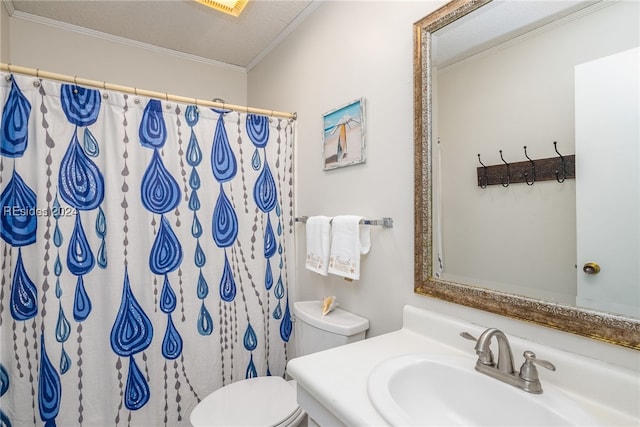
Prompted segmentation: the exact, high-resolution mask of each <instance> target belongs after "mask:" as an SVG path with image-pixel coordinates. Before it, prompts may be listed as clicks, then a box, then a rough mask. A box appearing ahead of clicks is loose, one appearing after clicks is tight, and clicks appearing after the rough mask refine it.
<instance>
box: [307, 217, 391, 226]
mask: <svg viewBox="0 0 640 427" xmlns="http://www.w3.org/2000/svg"><path fill="white" fill-rule="evenodd" d="M308 218H309V217H308V216H297V217H296V218H295V221H296V222H302V223H306V222H307V219H308ZM360 224H366V225H381V226H382V227H384V228H392V227H393V218H389V217H384V218H382V219H361V220H360Z"/></svg>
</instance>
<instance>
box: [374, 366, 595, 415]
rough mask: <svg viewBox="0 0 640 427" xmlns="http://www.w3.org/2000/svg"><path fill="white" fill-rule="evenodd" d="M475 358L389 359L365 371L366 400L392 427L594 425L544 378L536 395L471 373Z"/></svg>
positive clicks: (581, 410)
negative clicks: (368, 373)
mask: <svg viewBox="0 0 640 427" xmlns="http://www.w3.org/2000/svg"><path fill="white" fill-rule="evenodd" d="M475 360H476V359H475V358H473V357H466V356H449V355H446V356H445V355H436V354H429V355H407V356H400V357H395V358H393V359H390V360H387V361H385V362H383V363H381V364H380V365H378V366H377V367H376V368H374V370H373V371H372V372H371V374H370V376H369V380H368V392H369V398H370V399H371V402H372V403H373V406H374V407H375V408H376V410H377V411H378V412H379V413H380V415H382V417H383V418H384V419H385V420H386V421H387V422H389V423H390V424H391V425H393V426H425V427H426V426H450V425H464V426H510V427H515V426H536V427H537V426H545V427H547V426H595V425H597V422H596V420H595V419H594V418H592V417H591V415H590V414H588V413H587V412H585V411H584V409H583V408H582V407H581V406H580V405H579V404H578V403H577V402H576V401H574V400H572V399H571V397H569V396H568V395H566V394H564V393H563V392H562V391H561V390H559V389H557V388H554V387H552V386H551V385H549V384H545V382H544V378H542V379H541V380H542V387H543V390H544V391H543V393H542V394H531V393H527V392H525V391H522V390H520V389H518V388H516V387H513V386H511V385H508V384H505V383H503V382H501V381H499V380H497V379H495V378H491V377H489V376H487V375H484V374H481V373H479V372H477V371H476V370H475V369H474V366H475ZM551 375H552V374H551Z"/></svg>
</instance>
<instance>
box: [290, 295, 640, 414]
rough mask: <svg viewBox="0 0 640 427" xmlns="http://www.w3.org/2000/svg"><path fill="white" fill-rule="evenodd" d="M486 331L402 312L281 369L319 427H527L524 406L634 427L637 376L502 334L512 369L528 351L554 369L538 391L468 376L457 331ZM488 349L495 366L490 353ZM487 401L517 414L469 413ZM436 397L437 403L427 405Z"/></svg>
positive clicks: (543, 373) (470, 361)
mask: <svg viewBox="0 0 640 427" xmlns="http://www.w3.org/2000/svg"><path fill="white" fill-rule="evenodd" d="M490 326H491V325H483V326H479V325H475V324H471V323H467V322H465V321H461V320H459V319H455V318H451V317H447V316H444V315H441V314H437V313H433V312H430V311H426V310H422V309H418V308H415V307H412V306H406V307H405V308H404V313H403V327H402V329H400V330H398V331H395V332H391V333H388V334H384V335H380V336H377V337H374V338H371V339H366V340H364V341H360V342H356V343H353V344H348V345H345V346H342V347H338V348H334V349H330V350H327V351H322V352H319V353H314V354H311V355H307V356H304V357H300V358H296V359H293V360H291V361H290V362H289V364H288V365H287V372H288V374H289V375H291V377H293V378H294V379H295V380H297V387H298V403H299V404H300V406H301V407H302V408H303V409H304V410H306V411H307V413H308V415H309V417H310V418H311V419H312V420H313V421H315V422H316V423H317V424H318V425H320V426H339V425H346V426H382V425H422V426H425V425H430V423H431V425H443V424H446V425H473V424H476V425H498V424H500V423H502V424H503V425H514V426H515V425H518V424H521V425H532V423H533V424H535V420H532V419H531V417H530V416H527V410H528V409H531V408H533V409H532V410H531V414H540V413H541V412H545V411H546V412H548V416H550V417H552V418H547V419H546V422H547V424H546V425H549V424H548V423H549V422H550V423H556V424H560V425H580V426H584V425H594V426H598V425H600V426H638V423H639V422H640V372H639V371H636V370H632V369H627V368H621V367H617V366H613V365H609V364H607V363H605V362H602V361H598V360H595V359H590V358H587V357H584V356H580V355H577V354H572V353H569V352H566V351H561V350H558V349H555V348H552V347H546V346H544V345H541V344H539V343H536V342H532V341H528V340H525V339H521V338H518V337H515V336H513V335H510V334H509V331H508V330H504V333H505V334H506V335H507V337H508V340H509V343H510V348H511V349H512V353H513V361H514V367H515V370H516V371H518V369H519V368H520V365H521V364H522V363H523V362H524V357H523V353H524V352H525V351H533V352H535V354H536V355H537V357H538V358H540V359H545V360H547V361H550V362H551V363H552V364H553V365H554V366H555V368H556V370H555V371H551V370H547V369H542V368H540V369H539V377H540V382H541V386H542V390H543V391H542V393H541V394H532V393H527V392H526V391H524V390H521V389H519V388H516V387H513V386H511V385H509V384H505V383H503V382H501V381H499V380H498V379H495V378H491V377H489V376H487V375H484V374H482V373H480V372H477V371H476V370H475V369H474V366H475V364H476V361H477V359H478V356H477V355H476V351H475V349H474V346H475V344H474V342H473V341H470V340H468V339H465V338H463V337H461V336H460V333H461V332H468V333H469V334H470V335H472V336H474V337H479V336H481V334H482V333H483V331H485V330H486V329H487V328H488V327H490ZM492 348H493V353H494V354H495V358H496V360H497V358H498V350H497V348H498V347H497V346H496V345H495V344H494V345H493V346H492ZM432 363H440V364H442V366H441V367H440V368H443V369H440V368H438V369H435V370H434V369H431V368H429V365H430V364H432ZM638 366H639V367H640V353H639V355H638ZM402 370H404V371H405V372H404V374H402V372H401V371H402ZM436 372H438V373H439V374H438V375H436ZM448 372H451V375H449V374H448ZM407 373H408V375H407ZM516 374H517V372H516ZM402 375H404V377H405V378H403V377H402ZM391 383H393V384H391ZM421 384H424V387H420V385H421ZM387 386H388V387H387ZM387 388H388V390H387ZM434 390H435V392H434ZM476 390H482V391H481V392H476ZM430 393H431V394H430ZM492 397H495V400H496V401H499V402H498V406H499V407H502V408H505V410H506V411H508V410H509V408H513V407H515V406H517V405H522V406H521V407H522V408H524V409H521V410H519V411H514V414H512V415H513V416H515V417H516V419H515V421H514V420H513V419H508V418H506V419H505V418H504V417H508V416H509V414H506V413H503V412H502V411H494V412H493V413H492V412H491V411H482V410H480V412H475V414H474V410H475V411H478V410H479V409H478V408H481V407H483V406H482V405H478V402H482V401H483V399H485V400H487V401H490V400H492ZM436 398H437V399H445V401H441V402H439V403H438V404H433V405H431V406H430V407H429V406H428V405H429V403H430V402H433V401H434V400H435V399H436ZM446 399H450V401H446ZM394 400H395V401H394ZM529 405H532V406H531V407H529ZM536 405H537V406H536ZM536 408H537V409H536ZM541 410H542V411H541ZM421 411H422V412H421ZM542 415H544V414H542ZM518 416H520V417H522V418H521V419H520V420H518V419H517V417H518ZM493 417H495V418H493ZM540 422H544V421H540ZM310 424H311V423H310Z"/></svg>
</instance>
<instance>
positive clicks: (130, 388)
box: [124, 356, 151, 411]
mask: <svg viewBox="0 0 640 427" xmlns="http://www.w3.org/2000/svg"><path fill="white" fill-rule="evenodd" d="M150 397H151V393H150V391H149V384H147V380H146V379H145V378H144V375H143V374H142V371H140V368H138V364H137V363H136V360H135V359H134V357H133V356H131V357H129V372H128V374H127V384H126V385H125V388H124V406H125V407H126V408H127V409H128V410H130V411H137V410H138V409H140V408H142V407H143V406H144V405H146V403H147V402H148V401H149V398H150Z"/></svg>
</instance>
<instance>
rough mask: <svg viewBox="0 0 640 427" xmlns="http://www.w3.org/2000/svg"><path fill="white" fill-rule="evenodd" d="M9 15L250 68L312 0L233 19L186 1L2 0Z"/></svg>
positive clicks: (256, 6) (263, 4) (262, 0)
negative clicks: (61, 24)
mask: <svg viewBox="0 0 640 427" xmlns="http://www.w3.org/2000/svg"><path fill="white" fill-rule="evenodd" d="M4 1H5V3H7V5H8V8H9V10H10V11H11V14H12V16H15V17H20V18H24V19H40V18H45V20H53V21H57V22H59V23H63V24H70V25H73V26H77V27H82V28H86V29H89V30H93V31H98V32H100V33H106V34H110V35H113V36H118V37H123V38H126V39H130V40H134V41H137V42H142V43H146V44H150V45H153V46H157V47H162V48H167V49H171V50H174V51H178V52H183V53H186V54H191V55H196V56H199V57H202V58H207V59H211V60H214V61H220V62H224V63H228V64H232V65H236V66H239V67H243V68H251V67H252V66H253V65H255V63H256V61H258V60H259V59H260V58H261V57H262V55H264V54H265V52H266V51H268V50H269V49H271V48H272V47H273V46H274V45H275V44H277V43H278V42H279V41H280V40H281V38H282V37H283V36H285V35H286V34H288V32H290V31H291V30H292V29H293V28H294V27H295V26H297V25H298V24H299V23H300V22H301V21H302V20H303V19H304V18H305V17H306V16H308V15H309V14H310V13H311V11H312V10H313V9H315V6H316V1H315V0H252V1H251V2H249V4H248V5H247V6H246V8H245V9H244V12H243V13H242V15H241V16H240V17H238V18H235V17H233V16H231V15H226V14H223V13H220V12H216V11H214V10H212V9H209V8H207V7H205V6H203V5H201V4H198V3H196V2H193V1H189V0H153V1H147V0H131V1H125V0H82V1H78V0H72V1H67V0H55V1H51V0H49V1H39V0H4Z"/></svg>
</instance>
